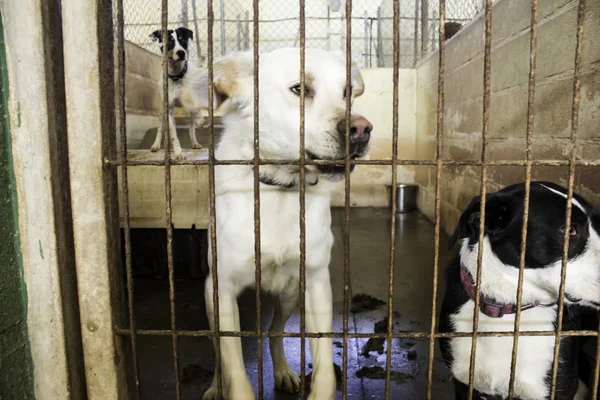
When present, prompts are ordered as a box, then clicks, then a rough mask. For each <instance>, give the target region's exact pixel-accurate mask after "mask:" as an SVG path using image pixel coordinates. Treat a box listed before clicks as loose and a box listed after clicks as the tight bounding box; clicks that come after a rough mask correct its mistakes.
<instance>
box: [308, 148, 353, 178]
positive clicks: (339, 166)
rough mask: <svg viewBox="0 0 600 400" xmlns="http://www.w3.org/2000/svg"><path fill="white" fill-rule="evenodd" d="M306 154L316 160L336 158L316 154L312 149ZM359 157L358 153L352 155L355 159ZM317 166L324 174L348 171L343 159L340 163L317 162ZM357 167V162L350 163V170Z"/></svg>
mask: <svg viewBox="0 0 600 400" xmlns="http://www.w3.org/2000/svg"><path fill="white" fill-rule="evenodd" d="M306 156H307V157H308V159H310V160H314V161H333V160H334V159H332V158H325V157H319V156H317V155H316V154H314V153H311V152H310V151H307V152H306ZM358 157H359V155H358V154H352V155H350V158H351V159H352V160H355V159H357V158H358ZM316 167H317V169H318V170H319V172H321V173H322V174H344V173H345V172H346V165H345V163H344V162H343V161H342V162H340V163H331V164H329V163H328V164H317V165H316ZM355 167H356V164H350V172H352V171H354V168H355Z"/></svg>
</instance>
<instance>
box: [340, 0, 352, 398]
mask: <svg viewBox="0 0 600 400" xmlns="http://www.w3.org/2000/svg"><path fill="white" fill-rule="evenodd" d="M345 17H346V124H345V125H346V126H345V129H346V131H345V136H346V137H345V144H346V149H345V153H344V154H345V158H344V224H343V227H344V228H343V232H344V312H343V325H342V333H343V340H344V347H343V349H342V400H346V399H347V398H348V333H349V332H348V311H349V309H350V304H349V301H350V300H349V298H350V171H351V170H350V166H351V163H350V161H351V160H350V116H351V110H350V109H351V107H352V1H351V0H348V1H346V15H345Z"/></svg>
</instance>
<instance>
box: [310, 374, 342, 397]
mask: <svg viewBox="0 0 600 400" xmlns="http://www.w3.org/2000/svg"><path fill="white" fill-rule="evenodd" d="M335 387H336V381H335V376H332V377H331V379H330V378H329V377H327V378H326V379H320V380H316V381H313V382H312V384H311V387H310V394H309V395H308V400H334V399H335Z"/></svg>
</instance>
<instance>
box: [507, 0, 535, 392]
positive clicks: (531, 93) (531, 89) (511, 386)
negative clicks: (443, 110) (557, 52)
mask: <svg viewBox="0 0 600 400" xmlns="http://www.w3.org/2000/svg"><path fill="white" fill-rule="evenodd" d="M537 28H538V0H532V1H531V38H530V44H529V49H530V50H529V84H528V90H527V130H526V141H527V145H526V150H525V151H526V161H527V165H526V167H525V199H524V205H523V227H522V229H521V254H520V259H519V279H518V282H517V310H516V311H517V312H516V314H515V324H514V333H515V336H514V339H513V348H512V356H511V362H510V381H509V383H508V398H509V400H512V399H513V396H514V390H515V374H516V365H517V352H518V348H519V335H520V331H519V328H520V326H521V307H522V305H523V274H524V271H525V253H526V251H527V250H526V249H527V228H528V223H529V197H530V193H531V141H532V135H533V122H534V104H535V67H536V56H537Z"/></svg>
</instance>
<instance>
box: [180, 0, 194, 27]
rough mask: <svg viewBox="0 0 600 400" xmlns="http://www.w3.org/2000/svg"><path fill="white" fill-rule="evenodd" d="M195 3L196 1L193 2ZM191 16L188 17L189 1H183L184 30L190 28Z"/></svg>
mask: <svg viewBox="0 0 600 400" xmlns="http://www.w3.org/2000/svg"><path fill="white" fill-rule="evenodd" d="M192 1H194V0H192ZM188 22H189V16H188V0H181V26H183V27H184V28H187V27H188Z"/></svg>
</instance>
